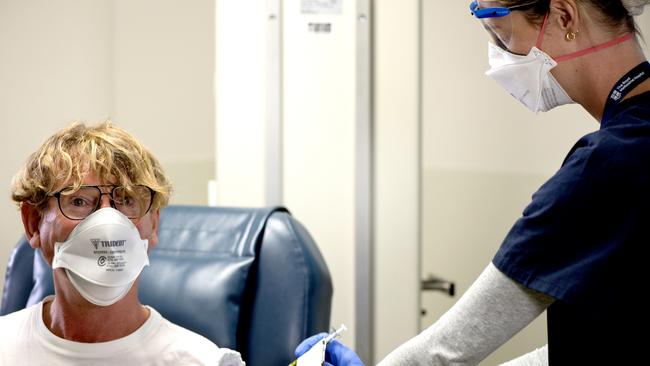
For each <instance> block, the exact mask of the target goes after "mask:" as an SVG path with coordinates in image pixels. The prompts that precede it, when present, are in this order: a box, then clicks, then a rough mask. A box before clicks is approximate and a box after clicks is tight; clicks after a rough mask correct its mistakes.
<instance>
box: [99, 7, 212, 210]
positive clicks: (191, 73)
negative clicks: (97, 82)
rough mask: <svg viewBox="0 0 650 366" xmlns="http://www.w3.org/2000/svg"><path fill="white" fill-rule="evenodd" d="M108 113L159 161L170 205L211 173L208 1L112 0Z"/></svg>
mask: <svg viewBox="0 0 650 366" xmlns="http://www.w3.org/2000/svg"><path fill="white" fill-rule="evenodd" d="M112 4H113V10H112V13H113V16H112V25H113V26H112V38H113V40H112V44H111V47H112V60H113V70H114V71H113V78H112V86H113V102H112V116H113V118H114V119H115V121H117V122H118V123H119V124H120V125H122V126H123V127H124V128H126V129H127V130H129V132H131V133H133V134H134V135H136V136H137V137H138V138H139V139H140V140H141V141H142V142H143V143H144V144H145V145H146V146H147V147H148V148H149V149H151V150H152V151H153V152H154V153H155V155H156V156H157V157H158V159H160V161H161V162H162V164H163V166H164V168H165V170H166V173H167V174H168V175H169V177H170V179H171V181H172V184H173V185H174V194H173V196H172V201H171V202H172V203H185V204H206V203H207V182H208V180H210V179H213V178H214V151H215V147H214V146H215V140H214V125H215V123H214V104H215V103H214V91H213V90H214V89H213V82H214V48H215V42H214V24H215V19H214V1H213V0H192V1H177V0H114V1H113V2H112Z"/></svg>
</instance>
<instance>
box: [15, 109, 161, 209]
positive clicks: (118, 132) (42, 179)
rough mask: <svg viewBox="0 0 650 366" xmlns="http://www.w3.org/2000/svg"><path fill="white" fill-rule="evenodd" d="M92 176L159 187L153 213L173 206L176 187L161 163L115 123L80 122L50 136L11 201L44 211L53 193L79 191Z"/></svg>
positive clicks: (31, 160) (17, 178) (20, 178)
mask: <svg viewBox="0 0 650 366" xmlns="http://www.w3.org/2000/svg"><path fill="white" fill-rule="evenodd" d="M90 172H94V173H95V174H96V175H97V177H98V178H99V179H100V180H102V181H104V182H112V183H114V184H116V185H121V186H125V187H130V186H133V185H138V184H141V185H145V186H148V187H149V188H151V189H153V190H154V191H155V192H156V193H155V195H154V200H153V203H152V205H151V209H152V210H156V209H159V208H161V207H164V206H165V205H167V203H168V202H169V195H170V193H171V184H170V183H169V180H168V179H167V177H166V176H165V172H164V171H163V169H162V167H161V166H160V163H159V162H158V160H157V159H156V158H155V157H154V156H153V155H152V154H151V152H149V150H147V149H146V148H145V147H144V146H142V144H141V143H140V142H138V140H136V139H135V138H134V137H133V136H132V135H130V134H129V133H128V132H126V131H125V130H124V129H122V128H120V127H118V126H116V125H115V124H113V123H112V122H110V121H106V122H102V123H99V124H97V125H95V126H86V125H85V124H83V123H79V122H75V123H72V124H71V125H69V126H68V127H66V128H64V129H63V130H61V131H59V132H57V133H56V134H54V135H52V136H51V137H50V138H48V139H47V140H46V141H45V142H44V143H43V145H41V147H40V148H39V149H38V150H37V151H36V152H34V153H33V154H32V155H31V156H30V157H29V158H28V159H27V162H26V164H25V167H24V168H23V169H21V170H20V171H19V172H18V173H17V174H16V175H15V176H14V178H13V182H12V187H11V197H12V199H13V200H14V201H15V202H16V203H17V204H19V205H20V204H22V203H23V202H25V203H29V204H32V205H34V206H36V207H37V208H38V209H40V210H42V209H44V208H45V206H46V202H47V198H48V196H47V195H48V193H53V192H56V191H58V190H61V189H62V188H65V187H68V186H72V187H74V188H75V189H78V188H79V187H80V186H81V185H82V183H83V178H84V176H85V175H86V174H88V173H90Z"/></svg>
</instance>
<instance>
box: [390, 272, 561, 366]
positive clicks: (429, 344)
mask: <svg viewBox="0 0 650 366" xmlns="http://www.w3.org/2000/svg"><path fill="white" fill-rule="evenodd" d="M552 303H553V298H552V297H550V296H547V295H544V294H541V293H539V292H536V291H534V290H531V289H528V288H526V287H524V286H522V285H520V284H519V283H518V282H516V281H514V280H512V279H510V278H509V277H507V276H506V275H505V274H503V273H502V272H500V271H499V270H498V269H497V268H496V267H495V266H494V265H493V264H492V263H490V264H489V265H488V266H487V268H485V270H484V271H483V273H481V275H480V276H479V277H478V278H477V279H476V281H475V282H474V283H473V284H472V286H470V288H469V289H468V290H467V291H466V292H465V294H464V295H463V296H462V297H461V298H460V299H459V300H458V301H457V302H456V304H455V305H454V306H453V307H452V308H451V309H449V311H447V312H446V313H445V314H444V315H443V316H441V317H440V319H438V321H437V322H435V323H434V324H433V325H432V326H430V327H429V328H427V329H426V330H424V331H423V332H422V333H420V334H419V335H417V336H415V337H414V338H412V339H410V340H409V341H407V342H406V343H404V344H403V345H401V346H400V347H398V348H397V349H395V350H394V351H393V352H391V353H390V354H389V355H388V356H387V357H386V358H385V359H384V360H382V361H381V362H380V363H379V365H380V366H401V365H404V366H406V365H431V366H433V365H435V366H438V365H454V366H465V365H477V364H478V363H479V362H480V361H481V360H483V359H484V358H485V357H487V356H488V355H489V354H490V353H492V352H493V351H494V350H496V349H497V348H499V347H500V346H501V345H502V344H503V343H505V342H506V341H507V340H508V339H510V338H512V337H513V336H514V335H515V334H517V333H518V332H519V331H520V330H521V329H523V328H524V327H525V326H526V325H528V324H529V323H530V322H532V321H533V320H534V319H535V318H537V317H538V316H539V315H540V314H541V313H542V312H543V311H544V310H546V308H547V307H548V306H550V305H551V304H552Z"/></svg>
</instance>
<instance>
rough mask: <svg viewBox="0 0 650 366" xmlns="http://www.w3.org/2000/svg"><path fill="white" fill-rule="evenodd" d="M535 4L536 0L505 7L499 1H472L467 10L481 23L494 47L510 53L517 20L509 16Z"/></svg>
mask: <svg viewBox="0 0 650 366" xmlns="http://www.w3.org/2000/svg"><path fill="white" fill-rule="evenodd" d="M536 3H537V0H535V1H528V2H525V3H522V4H518V5H514V6H507V5H506V4H504V3H503V2H501V1H484V0H474V1H472V2H471V3H470V5H469V10H470V12H471V14H472V15H474V17H476V18H477V19H478V20H479V21H480V22H481V24H482V25H483V28H485V30H486V31H487V32H488V34H489V35H490V37H491V38H492V43H493V44H494V45H496V46H498V47H500V48H502V49H504V50H507V51H512V47H511V42H512V40H513V39H514V32H515V29H516V24H515V23H516V21H517V19H516V18H515V17H513V16H510V14H511V12H512V11H514V10H524V9H528V8H530V7H532V6H533V5H535V4H536ZM519 21H521V19H519Z"/></svg>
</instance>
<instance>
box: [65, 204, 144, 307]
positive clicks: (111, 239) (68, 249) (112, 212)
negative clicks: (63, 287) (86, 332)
mask: <svg viewBox="0 0 650 366" xmlns="http://www.w3.org/2000/svg"><path fill="white" fill-rule="evenodd" d="M148 243H149V242H148V240H146V239H145V240H142V239H141V238H140V232H139V231H138V229H137V228H136V227H135V225H134V224H133V222H132V221H131V220H130V219H129V218H127V217H126V216H124V215H123V214H122V213H121V212H119V211H117V210H116V209H114V208H111V207H106V208H102V209H99V210H97V211H95V212H93V213H92V214H90V215H89V216H88V217H86V218H85V219H83V220H82V221H81V222H80V223H79V224H78V225H77V226H76V227H75V228H74V229H73V230H72V232H71V233H70V235H69V236H68V239H67V240H66V241H65V242H63V243H60V242H57V243H55V244H54V259H53V260H52V268H65V273H66V275H67V276H68V279H70V282H71V283H72V285H73V286H74V287H75V289H76V290H77V291H78V292H79V293H80V294H81V296H83V297H84V298H85V299H86V300H88V301H89V302H91V303H93V304H95V305H99V306H109V305H112V304H114V303H116V302H117V301H119V300H120V299H122V298H123V297H124V295H126V294H127V292H129V290H130V289H131V286H133V283H134V282H135V280H136V279H137V278H138V276H139V275H140V272H142V269H143V268H144V267H145V266H148V265H149V257H148V256H147V247H148Z"/></svg>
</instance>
